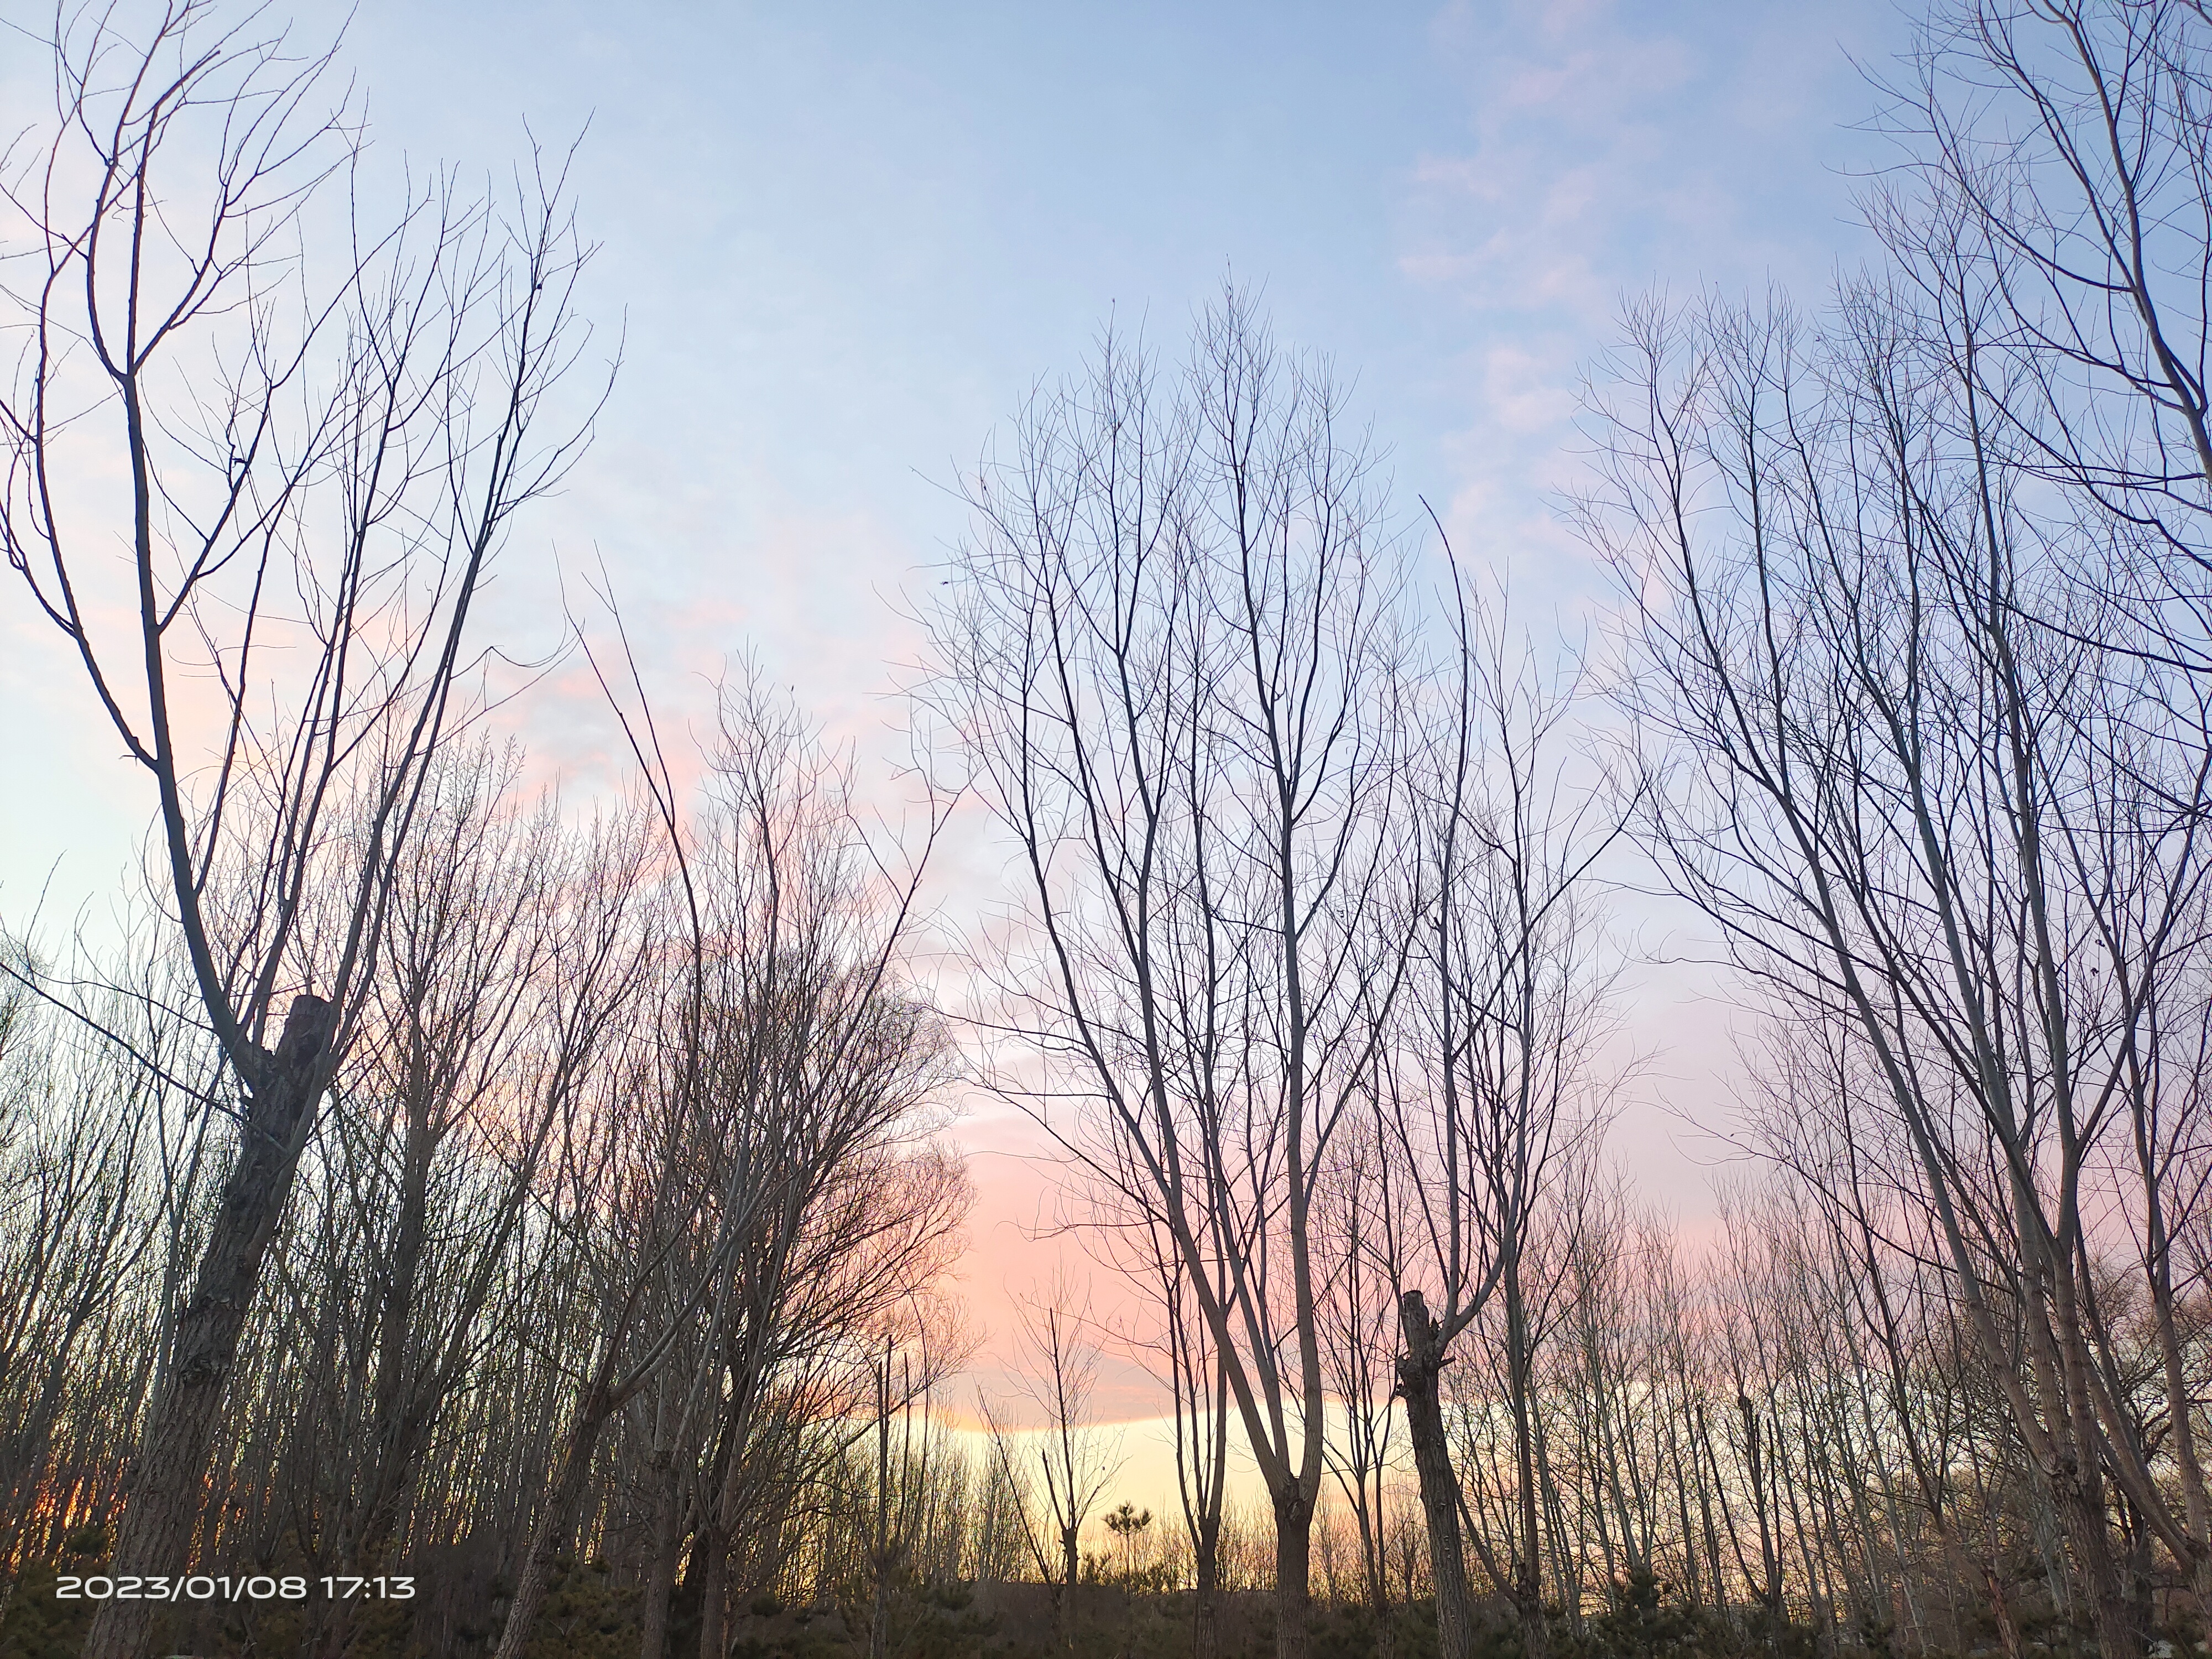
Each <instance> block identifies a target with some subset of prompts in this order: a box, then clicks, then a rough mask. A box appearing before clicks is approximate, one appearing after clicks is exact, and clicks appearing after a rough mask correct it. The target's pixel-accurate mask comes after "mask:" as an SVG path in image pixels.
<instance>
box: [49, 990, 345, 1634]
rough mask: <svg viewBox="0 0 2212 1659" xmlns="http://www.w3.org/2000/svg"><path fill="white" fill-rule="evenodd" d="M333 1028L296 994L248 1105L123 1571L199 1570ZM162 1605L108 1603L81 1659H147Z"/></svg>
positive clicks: (142, 1480) (126, 1541)
mask: <svg viewBox="0 0 2212 1659" xmlns="http://www.w3.org/2000/svg"><path fill="white" fill-rule="evenodd" d="M335 1024H336V1018H335V1012H334V1011H333V1010H332V1008H331V1005H330V1004H329V1003H327V1002H325V1001H324V1000H323V999H322V998H320V997H317V996H304V995H303V996H296V997H295V998H293V999H292V1006H291V1008H290V1009H289V1011H288V1012H286V1014H285V1017H284V1034H283V1037H282V1038H281V1039H280V1040H279V1041H278V1042H277V1044H276V1054H274V1055H272V1056H270V1057H269V1060H268V1062H267V1065H266V1066H265V1068H264V1072H263V1075H262V1077H261V1078H260V1079H258V1083H257V1085H256V1086H255V1088H254V1091H253V1094H252V1099H251V1100H250V1101H249V1102H248V1103H247V1106H246V1122H245V1124H244V1125H243V1126H242V1127H241V1130H240V1137H239V1147H238V1156H237V1159H236V1161H235V1162H234V1164H232V1166H231V1171H230V1176H229V1178H228V1180H227V1181H226V1182H224V1183H223V1191H222V1206H221V1207H220V1208H218V1209H217V1210H216V1215H215V1219H214V1222H213V1225H211V1226H210V1229H209V1233H208V1242H207V1248H206V1249H205V1250H204V1251H203V1252H202V1253H201V1255H200V1267H199V1273H198V1275H197V1278H196V1279H194V1280H193V1283H192V1293H191V1297H190V1298H188V1299H187V1300H186V1302H185V1305H184V1307H183V1308H182V1309H181V1310H179V1313H178V1315H177V1324H176V1332H175V1334H174V1335H173V1337H172V1339H171V1340H170V1348H169V1363H168V1365H167V1370H166V1372H165V1374H164V1376H163V1379H162V1383H161V1392H160V1393H159V1394H158V1395H156V1396H155V1401H154V1404H153V1407H152V1409H151V1410H150V1411H149V1412H148V1413H147V1416H146V1426H145V1429H144V1431H143V1433H142V1434H141V1436H140V1437H139V1452H138V1456H137V1460H136V1464H135V1467H134V1468H132V1470H131V1474H130V1475H129V1476H128V1477H127V1478H126V1480H125V1487H124V1493H123V1514H122V1517H121V1519H120V1521H119V1522H118V1524H117V1528H116V1535H115V1553H114V1562H115V1565H114V1571H115V1572H116V1573H117V1574H118V1575H137V1576H155V1575H169V1574H177V1573H184V1572H187V1571H191V1568H192V1566H193V1565H196V1564H195V1563H194V1562H193V1560H192V1559H191V1548H192V1541H193V1535H194V1534H196V1533H197V1531H198V1530H199V1522H200V1510H201V1506H202V1504H203V1503H204V1499H205V1496H206V1480H207V1470H208V1457H209V1453H210V1448H211V1447H212V1446H213V1443H214V1439H215V1431H216V1425H217V1424H218V1423H219V1422H220V1420H221V1419H222V1405H223V1396H224V1393H225V1391H226V1389H227V1387H228V1383H229V1381H230V1372H231V1367H232V1366H233V1364H234V1363H235V1362H236V1360H237V1358H238V1337H239V1333H240V1331H241V1330H242V1329H243V1328H245V1324H246V1313H247V1311H248V1310H250V1309H251V1308H252V1304H253V1296H254V1291H255V1289H256V1288H257V1286H258V1285H259V1283H260V1279H261V1266H262V1262H263V1261H264V1259H265V1258H266V1257H267V1255H268V1254H269V1243H270V1240H271V1239H272V1238H273V1237H276V1227H277V1224H278V1223H279V1222H280V1221H281V1220H282V1219H283V1214H284V1206H285V1201H286V1200H288V1199H289V1197H290V1196H291V1193H292V1178H293V1176H294V1173H295V1170H296V1169H297V1167H298V1163H297V1153H298V1144H299V1141H300V1139H301V1133H300V1132H301V1128H302V1127H303V1126H304V1125H305V1123H306V1121H307V1118H308V1117H309V1116H310V1115H312V1114H313V1110H314V1107H315V1102H316V1099H317V1097H319V1096H320V1095H321V1093H322V1091H323V1088H324V1085H325V1083H326V1081H327V1074H326V1073H325V1069H324V1067H323V1065H322V1061H323V1057H324V1054H325V1051H326V1050H327V1049H328V1048H329V1047H330V1042H331V1033H332V1031H333V1030H334V1028H335ZM153 1607H154V1604H153V1603H152V1602H149V1601H118V1600H109V1601H102V1602H100V1606H99V1609H98V1611H97V1612H95V1613H94V1614H93V1619H92V1625H91V1628H90V1630H89V1631H88V1632H87V1634H86V1637H85V1643H84V1659H138V1653H139V1650H140V1649H141V1648H142V1647H143V1644H144V1643H145V1641H146V1637H147V1633H148V1626H149V1621H150V1619H151V1615H152V1613H153Z"/></svg>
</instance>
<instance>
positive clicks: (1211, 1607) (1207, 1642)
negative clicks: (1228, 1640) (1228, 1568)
mask: <svg viewBox="0 0 2212 1659" xmlns="http://www.w3.org/2000/svg"><path fill="white" fill-rule="evenodd" d="M1195 1553H1196V1554H1197V1557H1198V1574H1197V1577H1198V1590H1197V1594H1196V1595H1195V1597H1194V1600H1193V1601H1192V1604H1191V1615H1190V1651H1191V1659H1221V1608H1220V1596H1221V1532H1220V1527H1219V1523H1218V1522H1216V1523H1215V1525H1214V1528H1213V1529H1212V1532H1211V1534H1209V1535H1207V1536H1206V1537H1202V1538H1200V1540H1199V1541H1198V1547H1197V1550H1196V1552H1195Z"/></svg>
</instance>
